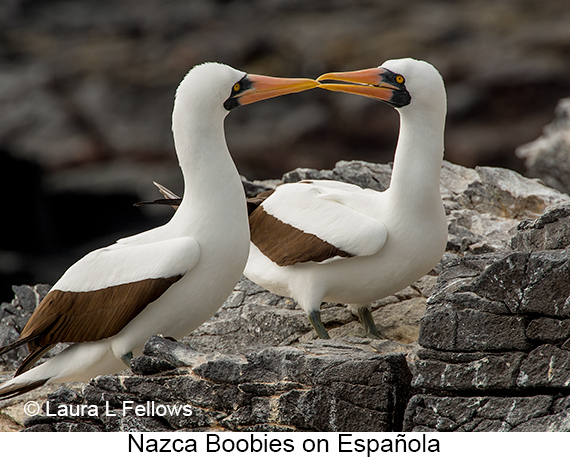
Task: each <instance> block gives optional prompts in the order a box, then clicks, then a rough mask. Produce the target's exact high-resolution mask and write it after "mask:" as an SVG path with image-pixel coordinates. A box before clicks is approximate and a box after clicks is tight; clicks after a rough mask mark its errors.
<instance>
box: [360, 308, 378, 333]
mask: <svg viewBox="0 0 570 457" xmlns="http://www.w3.org/2000/svg"><path fill="white" fill-rule="evenodd" d="M358 320H359V321H360V323H361V324H362V326H363V327H364V330H365V331H366V334H367V335H368V336H371V337H372V338H380V332H378V329H377V328H376V324H375V323H374V318H373V317H372V312H371V311H370V308H369V307H368V306H363V307H361V308H358Z"/></svg>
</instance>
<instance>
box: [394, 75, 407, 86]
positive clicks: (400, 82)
mask: <svg viewBox="0 0 570 457" xmlns="http://www.w3.org/2000/svg"><path fill="white" fill-rule="evenodd" d="M404 81H405V80H404V77H403V76H402V75H398V76H396V82H397V83H398V84H404Z"/></svg>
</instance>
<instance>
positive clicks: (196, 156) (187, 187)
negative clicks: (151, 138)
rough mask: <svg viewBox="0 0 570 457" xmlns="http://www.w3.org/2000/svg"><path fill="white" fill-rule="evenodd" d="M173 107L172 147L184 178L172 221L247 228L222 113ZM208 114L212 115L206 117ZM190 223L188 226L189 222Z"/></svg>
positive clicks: (243, 199)
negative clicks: (182, 220) (177, 206)
mask: <svg viewBox="0 0 570 457" xmlns="http://www.w3.org/2000/svg"><path fill="white" fill-rule="evenodd" d="M179 105H180V104H178V103H177V104H176V105H175V109H174V112H173V117H172V130H173V134H174V144H175V147H176V151H177V153H178V160H179V163H180V168H181V169H182V174H183V176H184V198H183V199H182V203H181V205H180V207H179V208H178V210H177V211H176V213H175V215H174V217H173V218H172V221H174V220H178V219H184V220H185V221H186V222H185V223H184V224H182V226H184V225H188V223H191V224H199V225H202V224H208V225H209V226H215V225H216V223H217V221H227V220H232V221H233V222H234V223H235V224H236V225H240V224H241V225H246V226H247V209H246V202H245V193H244V189H243V185H242V183H241V179H240V177H239V174H238V171H237V169H236V166H235V164H234V162H233V160H232V158H231V156H230V153H229V151H228V148H227V145H226V139H225V134H224V128H223V123H224V117H225V115H224V113H207V112H198V111H194V112H192V113H188V112H186V111H184V110H182V109H180V108H179ZM208 114H211V115H210V116H208ZM190 221H191V222H190Z"/></svg>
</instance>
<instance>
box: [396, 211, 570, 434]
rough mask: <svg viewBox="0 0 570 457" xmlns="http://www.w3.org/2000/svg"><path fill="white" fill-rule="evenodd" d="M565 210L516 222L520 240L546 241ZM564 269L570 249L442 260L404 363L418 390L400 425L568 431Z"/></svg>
mask: <svg viewBox="0 0 570 457" xmlns="http://www.w3.org/2000/svg"><path fill="white" fill-rule="evenodd" d="M565 214H566V205H563V206H561V207H557V208H552V209H550V210H549V211H548V212H547V213H545V215H543V216H541V217H540V218H538V219H536V220H535V221H533V222H529V223H527V224H524V225H522V228H523V229H524V236H525V240H534V241H532V242H531V243H530V245H532V246H537V245H539V244H540V243H537V242H536V240H542V242H545V241H548V240H549V239H550V237H549V236H545V233H548V232H545V227H546V226H548V225H549V224H554V225H556V224H561V223H563V222H561V221H562V218H560V217H558V216H559V215H565ZM520 229H521V226H519V231H518V232H516V233H515V235H514V237H513V245H520V244H517V243H520V238H521V236H520ZM554 231H556V230H555V229H554V228H553V230H552V231H551V233H552V232H554ZM562 244H564V243H562ZM569 269H570V251H568V250H551V251H534V252H529V251H525V252H514V253H512V252H511V253H509V252H505V253H495V254H484V255H476V256H472V257H466V258H463V259H453V260H451V261H448V262H447V263H445V264H444V265H442V274H440V275H439V277H438V281H437V284H436V286H435V289H434V292H433V294H432V296H431V297H430V298H429V300H428V307H427V310H426V314H425V316H424V317H423V319H422V325H421V329H420V337H419V340H418V342H419V344H420V346H421V348H420V349H419V350H418V352H417V354H418V357H419V360H417V361H416V362H415V363H412V364H411V365H410V367H411V369H412V373H413V380H412V386H413V387H414V388H416V389H419V390H420V391H421V392H424V393H421V394H418V395H416V396H414V397H413V398H412V400H411V401H410V403H409V404H408V407H407V410H406V419H405V425H404V430H407V431H411V430H415V431H426V430H449V431H451V430H453V431H570V420H568V417H570V403H569V402H568V396H567V395H568V393H570V309H568V302H569V301H570V300H569V297H570V288H569V287H568V278H569V277H570V270H569ZM474 392H476V393H477V396H476V397H473V396H470V395H473V393H474ZM544 393H548V395H544ZM489 394H492V395H494V396H497V395H499V396H501V397H503V398H501V399H500V401H499V399H498V398H496V397H488V396H485V395H489ZM456 395H461V397H460V398H459V397H456ZM521 395H524V396H525V397H524V398H523V397H520V396H521ZM497 402H498V403H497ZM491 405H493V406H491ZM454 411H455V412H454ZM490 411H492V416H491V415H490Z"/></svg>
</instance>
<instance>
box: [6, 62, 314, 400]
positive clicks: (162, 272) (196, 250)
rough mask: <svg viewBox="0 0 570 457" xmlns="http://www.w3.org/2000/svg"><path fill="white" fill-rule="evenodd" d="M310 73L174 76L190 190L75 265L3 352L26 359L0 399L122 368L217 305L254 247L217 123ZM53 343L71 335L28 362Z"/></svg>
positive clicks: (203, 70) (218, 67)
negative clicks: (145, 227)
mask: <svg viewBox="0 0 570 457" xmlns="http://www.w3.org/2000/svg"><path fill="white" fill-rule="evenodd" d="M317 85H318V83H317V82H316V81H314V80H310V79H285V78H271V77H266V76H259V75H248V74H246V73H244V72H242V71H238V70H236V69H234V68H231V67H229V66H227V65H223V64H218V63H205V64H202V65H198V66H196V67H194V68H193V69H192V70H190V71H189V73H188V74H187V75H186V77H185V78H184V79H183V81H182V82H181V83H180V85H179V87H178V89H177V91H176V97H175V103H174V109H173V114H172V131H173V135H174V143H175V147H176V151H177V154H178V159H179V164H180V168H181V169H182V174H183V177H184V185H185V192H184V198H183V199H182V201H181V204H180V207H179V209H178V211H176V213H175V214H174V215H173V217H172V219H171V220H170V221H169V222H168V223H167V224H165V225H163V226H160V227H157V228H154V229H152V230H149V231H146V232H143V233H139V234H137V235H134V236H131V237H128V238H123V239H120V240H118V241H117V242H116V243H115V244H113V245H110V246H108V247H105V248H101V249H98V250H95V251H93V252H91V253H89V254H87V255H86V256H85V257H83V258H82V259H80V260H79V261H78V262H76V263H75V264H74V265H72V266H71V267H70V268H69V269H68V270H67V271H66V272H65V273H64V274H63V276H62V277H61V278H60V279H59V280H58V281H57V282H56V284H55V285H54V286H53V288H52V289H51V291H50V292H49V293H48V295H47V296H46V297H45V298H44V299H43V300H42V302H41V303H40V304H39V305H38V308H37V309H36V311H35V312H34V313H33V315H32V316H31V317H30V319H29V320H28V322H27V324H26V326H25V327H24V328H23V330H22V332H21V335H20V338H19V339H18V340H17V341H16V342H14V343H12V344H10V345H8V346H6V347H4V348H2V349H0V354H2V353H4V352H6V351H8V350H11V349H14V348H16V347H18V346H20V345H23V344H27V345H28V347H29V349H30V355H29V356H28V357H27V358H26V359H25V360H24V362H23V363H22V365H21V366H20V367H19V369H18V370H17V371H16V374H15V377H14V378H12V379H11V380H9V381H6V382H5V383H3V384H2V385H0V399H4V398H10V397H13V396H16V395H19V394H21V393H24V392H27V391H29V390H32V389H34V388H36V387H39V386H41V385H43V384H45V383H46V382H61V381H72V380H86V379H89V378H91V377H93V376H96V375H99V374H105V373H113V372H117V371H120V370H121V369H122V368H124V365H123V362H125V363H128V361H129V360H130V358H132V356H133V354H136V353H138V352H139V351H140V350H141V349H142V346H143V345H144V343H145V341H146V340H147V339H148V338H149V337H150V336H152V335H153V334H164V335H167V336H171V337H174V338H181V337H183V336H184V335H186V334H188V333H189V332H191V331H192V330H194V329H195V328H196V327H198V326H199V325H200V324H202V323H203V322H204V321H206V320H207V319H208V318H209V317H211V316H212V315H213V314H214V313H215V312H216V310H217V309H218V308H219V307H220V306H221V305H222V304H223V302H224V300H225V299H226V298H227V296H228V295H229V294H230V292H231V291H232V289H233V287H234V286H235V284H236V283H237V281H238V280H239V278H240V276H241V274H242V271H243V268H244V266H245V263H246V260H247V256H248V250H249V230H248V221H247V211H246V200H245V195H244V190H243V186H242V183H241V179H240V177H239V175H238V172H237V170H236V167H235V165H234V162H233V161H232V159H231V156H230V153H229V151H228V148H227V145H226V140H225V135H224V129H223V123H224V118H225V117H226V115H227V114H228V113H229V111H230V110H231V109H233V108H235V107H237V106H240V105H245V104H249V103H253V102H256V101H260V100H264V99H267V98H271V97H276V96H279V95H283V94H287V93H293V92H300V91H303V90H306V89H310V88H313V87H315V86H317ZM59 342H73V343H76V344H74V345H71V346H69V347H68V348H66V349H65V350H64V351H62V352H61V353H59V354H58V355H56V356H54V357H53V358H51V359H49V360H48V361H46V362H45V363H43V364H41V365H38V366H36V367H34V368H32V366H33V365H34V363H35V362H36V361H37V360H39V358H40V357H41V356H42V355H43V354H44V353H45V352H46V351H47V350H49V349H51V348H52V347H53V346H55V344H57V343H59Z"/></svg>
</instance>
